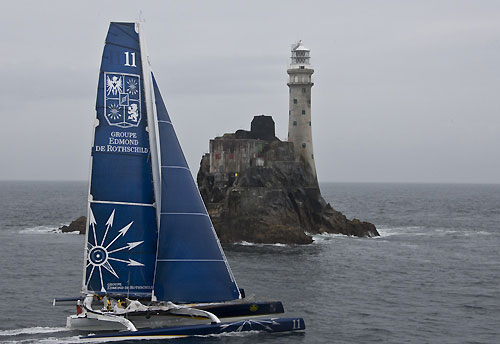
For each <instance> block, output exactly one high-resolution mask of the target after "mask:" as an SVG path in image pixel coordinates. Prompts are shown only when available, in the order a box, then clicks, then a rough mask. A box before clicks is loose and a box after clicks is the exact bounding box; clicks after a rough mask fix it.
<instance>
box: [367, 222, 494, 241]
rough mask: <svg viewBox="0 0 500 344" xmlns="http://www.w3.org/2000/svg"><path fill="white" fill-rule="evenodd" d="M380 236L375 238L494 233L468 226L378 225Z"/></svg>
mask: <svg viewBox="0 0 500 344" xmlns="http://www.w3.org/2000/svg"><path fill="white" fill-rule="evenodd" d="M377 230H378V232H379V234H380V237H375V238H374V239H383V238H386V237H390V236H447V235H459V236H473V235H493V234H494V233H491V232H487V231H474V230H471V229H467V228H442V227H425V226H395V227H391V226H385V225H381V226H378V227H377Z"/></svg>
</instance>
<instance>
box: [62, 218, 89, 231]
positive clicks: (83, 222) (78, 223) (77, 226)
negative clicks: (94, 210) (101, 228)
mask: <svg viewBox="0 0 500 344" xmlns="http://www.w3.org/2000/svg"><path fill="white" fill-rule="evenodd" d="M86 228H87V218H86V217H85V216H80V217H79V218H77V219H76V220H75V221H73V222H71V223H70V224H69V226H62V227H61V228H59V229H60V230H61V231H62V232H63V233H69V232H78V233H79V234H85V232H86Z"/></svg>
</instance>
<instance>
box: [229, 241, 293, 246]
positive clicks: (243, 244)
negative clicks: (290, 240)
mask: <svg viewBox="0 0 500 344" xmlns="http://www.w3.org/2000/svg"><path fill="white" fill-rule="evenodd" d="M234 245H239V246H256V247H263V246H275V247H288V246H290V245H287V244H281V243H277V244H259V243H254V242H248V241H240V242H237V243H234Z"/></svg>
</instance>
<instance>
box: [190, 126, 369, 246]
mask: <svg viewBox="0 0 500 344" xmlns="http://www.w3.org/2000/svg"><path fill="white" fill-rule="evenodd" d="M197 182H198V187H199V189H200V193H201V195H202V197H203V200H204V201H205V204H206V206H207V209H208V212H209V214H210V217H211V219H212V222H213V224H214V227H215V229H216V232H217V235H218V236H219V239H220V241H221V242H222V243H235V242H242V241H247V242H253V243H268V244H272V243H284V244H309V243H311V242H312V238H311V236H310V234H319V233H332V234H345V235H351V236H358V237H373V236H378V235H379V234H378V232H377V230H376V228H375V226H374V225H373V224H371V223H368V222H362V221H360V220H358V219H353V220H349V219H347V218H346V217H345V216H344V215H343V214H342V213H340V212H339V211H337V210H335V209H333V208H332V206H331V205H330V204H329V203H327V202H326V201H325V200H324V199H323V197H322V196H321V192H320V189H319V186H318V182H317V180H316V176H315V174H313V172H312V170H311V169H310V168H308V166H307V164H305V163H304V161H302V160H301V159H296V154H295V152H294V145H293V143H292V142H288V141H280V140H279V139H278V138H276V137H275V134H274V121H273V119H272V118H271V117H270V116H256V117H254V119H253V121H252V125H251V130H250V131H245V130H238V131H236V132H235V133H230V134H225V135H223V136H221V137H217V138H215V139H213V140H210V152H209V153H207V154H205V155H204V156H203V157H202V159H201V163H200V170H199V171H198V176H197Z"/></svg>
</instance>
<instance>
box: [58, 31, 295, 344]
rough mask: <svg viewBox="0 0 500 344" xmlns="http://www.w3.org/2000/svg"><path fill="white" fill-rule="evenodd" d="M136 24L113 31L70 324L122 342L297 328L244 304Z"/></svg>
mask: <svg viewBox="0 0 500 344" xmlns="http://www.w3.org/2000/svg"><path fill="white" fill-rule="evenodd" d="M142 26H143V24H142V23H111V24H110V26H109V30H108V34H107V37H106V42H105V46H104V52H103V55H102V62H101V69H100V74H99V83H98V88H97V90H98V91H97V104H96V112H97V116H96V120H95V124H94V136H93V142H92V152H91V159H90V160H91V163H90V181H89V199H88V216H87V235H86V242H85V249H84V251H85V253H84V267H83V283H82V295H83V296H82V297H81V298H77V299H73V300H70V299H59V300H54V301H55V303H65V302H68V301H72V302H75V301H76V303H77V304H76V308H77V314H75V315H71V316H69V317H68V318H67V327H69V328H70V329H75V330H87V331H92V332H94V333H95V332H96V331H100V330H103V331H112V332H104V333H102V332H98V333H97V334H93V335H90V336H87V337H85V338H87V339H95V340H97V341H101V340H124V339H126V340H130V339H143V338H155V339H158V338H163V337H165V338H170V337H172V336H174V337H175V336H190V335H212V334H219V333H227V332H241V331H267V332H284V331H301V330H304V329H305V325H304V320H303V319H302V318H298V317H296V318H279V317H277V315H279V314H280V313H283V312H284V310H283V305H282V303H281V302H276V301H273V302H253V301H251V300H246V299H245V298H244V292H243V290H242V289H239V288H238V286H237V284H236V281H235V279H234V277H233V274H232V272H231V269H230V267H229V264H228V262H227V259H226V257H225V255H224V252H223V250H222V247H221V245H220V243H219V240H218V238H217V235H216V233H215V230H214V228H213V226H212V223H211V220H210V217H209V215H208V213H207V210H206V208H205V205H204V203H203V200H202V198H201V196H200V193H199V191H198V188H197V187H196V184H195V183H194V180H193V177H192V175H191V172H190V170H189V167H188V164H187V162H186V159H185V157H184V154H183V152H182V149H181V146H180V144H179V141H178V139H177V135H176V133H175V131H174V128H173V126H172V122H171V120H170V117H169V114H168V112H167V109H166V107H165V104H164V102H163V99H162V97H161V95H160V91H159V89H158V85H157V83H156V80H155V78H154V76H153V74H152V72H151V67H150V63H149V59H148V55H147V53H146V49H145V41H144V36H143V28H142Z"/></svg>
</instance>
